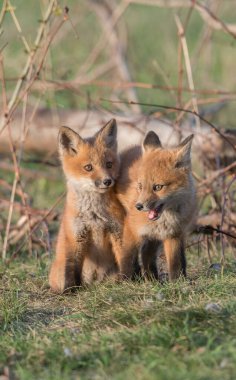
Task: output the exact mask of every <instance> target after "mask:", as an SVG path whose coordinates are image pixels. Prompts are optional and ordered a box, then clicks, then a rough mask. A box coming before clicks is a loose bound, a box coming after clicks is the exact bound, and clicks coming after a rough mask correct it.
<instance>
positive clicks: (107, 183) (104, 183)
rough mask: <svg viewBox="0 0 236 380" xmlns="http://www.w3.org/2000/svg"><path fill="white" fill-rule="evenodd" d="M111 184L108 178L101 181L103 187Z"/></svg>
mask: <svg viewBox="0 0 236 380" xmlns="http://www.w3.org/2000/svg"><path fill="white" fill-rule="evenodd" d="M111 184H112V180H111V179H110V178H105V179H104V181H103V185H105V186H107V187H108V186H110V185H111Z"/></svg>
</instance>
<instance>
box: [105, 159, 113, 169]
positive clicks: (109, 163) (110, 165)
mask: <svg viewBox="0 0 236 380" xmlns="http://www.w3.org/2000/svg"><path fill="white" fill-rule="evenodd" d="M106 167H107V169H111V168H112V162H111V161H108V162H107V163H106Z"/></svg>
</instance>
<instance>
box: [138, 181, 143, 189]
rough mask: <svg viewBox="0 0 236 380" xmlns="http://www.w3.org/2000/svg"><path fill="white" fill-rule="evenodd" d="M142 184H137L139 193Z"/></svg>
mask: <svg viewBox="0 0 236 380" xmlns="http://www.w3.org/2000/svg"><path fill="white" fill-rule="evenodd" d="M142 188H143V187H142V184H141V183H140V182H138V191H141V190H142Z"/></svg>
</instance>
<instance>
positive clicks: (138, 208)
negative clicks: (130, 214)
mask: <svg viewBox="0 0 236 380" xmlns="http://www.w3.org/2000/svg"><path fill="white" fill-rule="evenodd" d="M135 207H136V209H137V210H138V211H141V210H142V209H143V205H142V203H136V205H135Z"/></svg>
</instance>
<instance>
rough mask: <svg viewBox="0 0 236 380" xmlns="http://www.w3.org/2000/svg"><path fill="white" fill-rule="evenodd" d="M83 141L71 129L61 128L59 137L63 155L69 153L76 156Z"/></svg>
mask: <svg viewBox="0 0 236 380" xmlns="http://www.w3.org/2000/svg"><path fill="white" fill-rule="evenodd" d="M81 143H83V139H82V138H81V137H80V135H78V133H76V132H75V131H73V129H71V128H69V127H61V128H60V131H59V135H58V150H59V153H60V154H61V155H63V154H64V153H67V154H69V155H71V156H75V155H76V154H77V153H78V150H79V145H80V144H81Z"/></svg>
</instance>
